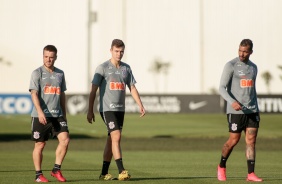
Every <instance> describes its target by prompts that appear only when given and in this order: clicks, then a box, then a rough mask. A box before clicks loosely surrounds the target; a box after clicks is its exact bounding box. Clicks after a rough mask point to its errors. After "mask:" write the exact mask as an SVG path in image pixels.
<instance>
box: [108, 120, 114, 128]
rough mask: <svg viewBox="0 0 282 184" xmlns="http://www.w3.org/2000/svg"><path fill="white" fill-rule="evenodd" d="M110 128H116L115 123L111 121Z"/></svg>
mask: <svg viewBox="0 0 282 184" xmlns="http://www.w3.org/2000/svg"><path fill="white" fill-rule="evenodd" d="M109 128H110V129H113V128H115V123H114V122H113V121H111V122H110V123H109Z"/></svg>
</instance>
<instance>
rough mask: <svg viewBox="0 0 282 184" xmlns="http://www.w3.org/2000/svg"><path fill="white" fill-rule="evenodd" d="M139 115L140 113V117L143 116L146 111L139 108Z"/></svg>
mask: <svg viewBox="0 0 282 184" xmlns="http://www.w3.org/2000/svg"><path fill="white" fill-rule="evenodd" d="M140 113H141V115H140V117H143V116H145V114H146V111H145V108H144V107H141V108H140Z"/></svg>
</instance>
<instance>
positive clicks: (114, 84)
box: [110, 82, 125, 91]
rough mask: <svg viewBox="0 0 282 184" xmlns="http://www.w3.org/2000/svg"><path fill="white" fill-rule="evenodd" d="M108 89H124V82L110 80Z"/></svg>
mask: <svg viewBox="0 0 282 184" xmlns="http://www.w3.org/2000/svg"><path fill="white" fill-rule="evenodd" d="M110 90H120V91H124V90H125V83H124V82H110Z"/></svg>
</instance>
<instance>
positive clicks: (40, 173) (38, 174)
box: [35, 170, 43, 179]
mask: <svg viewBox="0 0 282 184" xmlns="http://www.w3.org/2000/svg"><path fill="white" fill-rule="evenodd" d="M42 174H43V173H42V170H40V171H35V179H37V178H38V177H39V176H40V175H42Z"/></svg>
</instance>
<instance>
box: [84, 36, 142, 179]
mask: <svg viewBox="0 0 282 184" xmlns="http://www.w3.org/2000/svg"><path fill="white" fill-rule="evenodd" d="M124 49H125V45H124V43H123V41H122V40H119V39H114V40H113V41H112V45H111V49H110V51H111V55H112V57H111V59H110V60H108V61H106V62H104V63H102V64H101V65H99V66H98V67H97V68H96V71H95V74H94V77H93V80H92V88H91V92H90V95H89V108H88V113H87V120H88V122H89V123H92V121H95V116H94V113H93V112H94V111H93V110H94V109H93V106H94V101H95V97H96V92H97V90H98V88H99V92H100V109H99V111H100V115H101V117H102V119H103V121H104V123H105V125H106V126H107V129H108V139H107V142H106V146H105V149H104V155H103V159H104V160H103V166H102V171H101V175H100V176H99V179H100V180H112V179H114V177H113V176H112V175H111V174H109V173H108V169H109V166H110V163H111V160H112V157H114V159H115V161H116V165H117V167H118V170H119V175H118V179H119V180H129V179H130V177H131V176H130V174H129V173H128V171H127V170H125V169H124V166H123V162H122V154H121V147H120V140H121V131H122V126H123V120H124V111H125V95H126V86H127V87H128V88H129V90H130V92H131V95H132V97H133V98H134V100H135V101H136V103H137V104H138V106H139V109H140V113H141V116H140V117H143V116H144V115H145V108H144V107H143V104H142V102H141V99H140V96H139V93H138V91H137V88H136V87H135V83H136V81H135V79H134V77H133V74H132V71H131V68H130V66H129V65H128V64H126V63H124V62H122V61H121V59H122V56H123V54H124Z"/></svg>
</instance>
